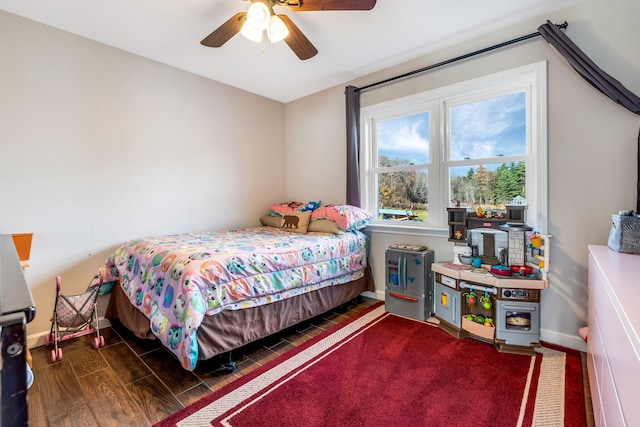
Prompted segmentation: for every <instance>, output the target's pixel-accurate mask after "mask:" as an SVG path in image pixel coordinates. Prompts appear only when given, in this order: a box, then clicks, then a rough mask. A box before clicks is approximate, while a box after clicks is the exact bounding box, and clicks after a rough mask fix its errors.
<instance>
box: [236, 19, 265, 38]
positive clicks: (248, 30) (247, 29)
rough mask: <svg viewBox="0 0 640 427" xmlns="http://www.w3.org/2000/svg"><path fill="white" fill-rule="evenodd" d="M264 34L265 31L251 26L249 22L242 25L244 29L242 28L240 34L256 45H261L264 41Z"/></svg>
mask: <svg viewBox="0 0 640 427" xmlns="http://www.w3.org/2000/svg"><path fill="white" fill-rule="evenodd" d="M262 33H264V31H263V30H258V29H257V28H255V27H254V26H253V25H251V24H249V21H246V22H245V23H244V24H242V28H240V34H242V35H243V36H245V37H246V38H248V39H249V40H251V41H254V42H256V43H260V42H261V41H262Z"/></svg>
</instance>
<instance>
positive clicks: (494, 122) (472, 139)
mask: <svg viewBox="0 0 640 427" xmlns="http://www.w3.org/2000/svg"><path fill="white" fill-rule="evenodd" d="M525 151H526V99H525V93H524V92H518V93H514V94H509V95H504V96H500V97H496V98H489V99H485V100H482V101H478V102H472V103H467V104H462V105H457V106H454V107H452V108H451V160H461V159H464V158H466V157H469V158H471V159H479V158H486V157H495V156H497V155H500V154H502V155H505V156H508V155H514V154H523V153H525ZM378 153H379V154H381V155H386V156H388V157H390V158H401V159H405V160H407V161H409V162H411V163H413V164H423V163H428V162H429V114H428V113H420V114H415V115H411V116H405V117H400V118H396V119H391V120H385V121H383V122H379V123H378ZM465 170H468V167H467V168H466V169H465Z"/></svg>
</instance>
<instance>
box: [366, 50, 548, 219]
mask: <svg viewBox="0 0 640 427" xmlns="http://www.w3.org/2000/svg"><path fill="white" fill-rule="evenodd" d="M361 121H362V126H361V128H362V130H363V132H362V141H361V144H362V145H361V153H362V156H361V165H360V167H361V177H362V183H361V184H362V186H361V188H362V206H363V207H365V208H367V209H368V210H370V211H371V212H377V219H376V220H375V221H374V222H373V224H372V225H373V227H374V228H375V227H377V226H379V227H380V228H381V229H384V228H392V229H400V228H410V229H412V230H414V231H415V230H425V232H428V231H429V230H431V231H432V232H433V231H434V230H435V229H444V228H446V207H447V206H452V205H454V204H455V203H456V202H460V205H461V206H466V207H468V208H469V209H475V208H477V207H478V206H482V207H483V208H484V209H485V210H486V209H504V205H505V204H508V202H509V201H510V200H511V199H513V198H514V197H516V196H520V197H524V198H525V199H526V200H527V206H528V207H527V224H529V225H532V226H534V227H537V229H540V230H541V231H542V230H543V229H541V228H540V227H544V229H546V224H542V221H543V220H544V219H545V218H546V209H547V206H546V170H547V169H546V63H545V62H541V63H538V64H533V65H530V66H525V67H521V68H518V69H515V70H509V71H505V72H502V73H498V74H494V75H491V76H486V77H481V78H478V79H475V80H472V81H468V82H464V83H459V84H456V85H453V86H448V87H444V88H439V89H435V90H431V91H428V92H423V93H419V94H415V95H411V96H409V97H405V98H400V99H395V100H392V101H388V102H385V103H382V104H377V105H372V106H368V107H364V108H362V110H361Z"/></svg>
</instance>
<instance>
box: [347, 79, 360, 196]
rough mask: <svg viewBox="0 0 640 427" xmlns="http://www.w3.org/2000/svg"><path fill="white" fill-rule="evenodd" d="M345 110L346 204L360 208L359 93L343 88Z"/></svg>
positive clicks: (353, 87)
mask: <svg viewBox="0 0 640 427" xmlns="http://www.w3.org/2000/svg"><path fill="white" fill-rule="evenodd" d="M345 95H346V102H347V105H346V107H347V108H346V110H347V204H348V205H353V206H357V207H360V165H359V163H360V91H359V90H358V88H357V87H355V86H347V87H346V88H345Z"/></svg>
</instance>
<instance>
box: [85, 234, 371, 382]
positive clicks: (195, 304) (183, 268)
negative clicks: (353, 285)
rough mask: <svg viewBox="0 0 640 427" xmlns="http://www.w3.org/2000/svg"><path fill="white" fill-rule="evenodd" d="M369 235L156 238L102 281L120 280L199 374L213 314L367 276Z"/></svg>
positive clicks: (137, 246)
mask: <svg viewBox="0 0 640 427" xmlns="http://www.w3.org/2000/svg"><path fill="white" fill-rule="evenodd" d="M366 251H367V236H366V235H365V234H364V233H361V232H359V231H352V232H346V233H343V234H340V235H333V234H324V233H307V234H297V233H291V232H288V231H283V230H279V229H276V228H272V227H255V228H247V229H238V230H228V231H222V232H209V233H191V234H181V235H172V236H162V237H150V238H143V239H137V240H133V241H130V242H128V243H125V244H123V245H122V246H121V247H120V248H119V249H118V250H116V251H115V252H114V253H113V254H112V255H111V256H110V257H109V259H107V261H106V263H105V267H103V269H102V272H101V274H99V275H98V276H97V279H94V280H101V281H102V282H109V281H115V280H120V286H122V289H123V290H124V292H125V294H126V295H127V296H128V297H129V300H130V301H131V303H132V304H134V305H135V306H136V307H138V308H139V309H140V311H142V312H143V313H144V314H145V315H146V316H147V317H148V318H149V320H150V324H151V330H152V331H153V333H154V334H155V335H156V336H157V337H158V338H159V339H160V341H161V342H162V343H163V344H164V345H165V346H166V347H167V348H168V349H169V350H171V351H172V352H173V353H174V354H175V355H176V356H177V357H178V359H179V360H180V362H181V363H182V366H183V367H184V368H185V369H188V370H193V369H194V368H195V366H196V362H197V360H198V343H197V340H196V336H195V334H196V331H197V329H198V327H199V325H200V324H201V323H202V319H203V318H204V316H205V315H207V316H209V315H214V314H216V313H218V312H220V311H222V310H237V309H243V308H249V307H255V306H259V305H263V304H268V303H270V302H274V301H277V300H281V299H285V298H290V297H293V296H295V295H299V294H302V293H305V292H310V291H313V290H316V289H320V288H323V287H326V286H332V285H336V284H342V283H346V282H349V281H352V280H355V279H358V278H360V277H362V275H363V269H364V267H366V263H367V253H366Z"/></svg>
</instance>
